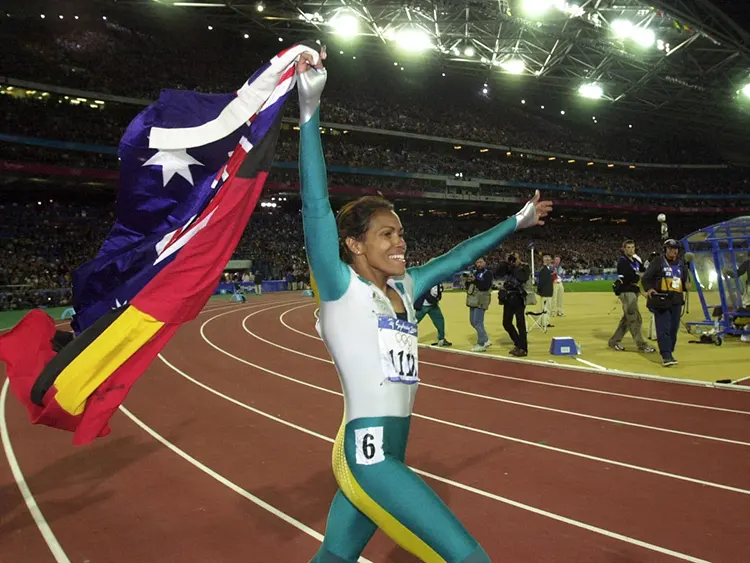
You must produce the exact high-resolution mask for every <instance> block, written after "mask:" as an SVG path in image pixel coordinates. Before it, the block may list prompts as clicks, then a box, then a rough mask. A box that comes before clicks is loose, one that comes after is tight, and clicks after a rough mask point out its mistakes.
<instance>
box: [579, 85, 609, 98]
mask: <svg viewBox="0 0 750 563" xmlns="http://www.w3.org/2000/svg"><path fill="white" fill-rule="evenodd" d="M578 93H579V94H581V96H583V97H584V98H592V99H597V98H601V97H602V94H604V92H603V90H602V87H601V86H599V85H598V84H583V85H581V87H580V88H578Z"/></svg>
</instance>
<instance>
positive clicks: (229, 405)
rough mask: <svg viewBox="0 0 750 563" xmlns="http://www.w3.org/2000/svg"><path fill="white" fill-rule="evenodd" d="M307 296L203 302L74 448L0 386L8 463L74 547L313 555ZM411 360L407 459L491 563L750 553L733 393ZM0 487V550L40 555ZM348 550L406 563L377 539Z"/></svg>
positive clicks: (319, 501) (92, 554)
mask: <svg viewBox="0 0 750 563" xmlns="http://www.w3.org/2000/svg"><path fill="white" fill-rule="evenodd" d="M313 309H314V305H313V304H312V301H311V300H310V299H300V298H299V297H298V296H296V295H283V296H280V295H270V296H263V297H262V298H252V299H250V300H249V301H248V303H247V304H231V305H227V304H213V303H212V304H211V305H209V306H208V307H207V310H206V311H204V312H202V313H201V315H200V316H199V318H198V319H197V320H196V321H194V322H192V323H189V324H187V325H186V326H184V327H183V328H182V329H181V330H180V331H179V332H178V333H177V335H176V336H175V337H174V338H173V340H172V341H171V342H170V343H169V345H168V346H167V347H166V348H165V350H164V352H163V354H162V355H161V356H160V358H159V359H157V360H156V361H155V362H154V363H153V365H152V366H151V367H150V368H149V370H148V372H147V373H146V374H145V375H144V377H143V378H142V379H141V380H139V382H138V383H137V384H136V385H135V386H134V388H133V391H132V392H131V394H130V396H129V397H128V400H127V403H126V407H127V408H124V409H122V410H123V412H122V413H118V414H117V415H116V416H115V417H114V419H113V429H114V431H113V434H112V435H111V436H110V437H107V438H105V439H103V440H99V441H97V442H96V443H95V444H93V445H92V446H89V447H86V448H81V449H73V448H72V447H71V446H70V435H69V434H67V433H61V432H60V433H58V432H55V431H52V430H51V429H47V428H43V427H31V426H30V425H28V423H27V419H26V416H25V412H23V410H22V409H21V408H20V407H19V406H18V405H16V403H15V401H13V400H12V398H11V399H9V400H8V402H7V406H8V412H7V421H8V424H7V430H8V435H9V437H10V441H11V443H12V446H13V448H14V450H15V453H16V456H17V458H18V463H19V467H20V468H21V470H22V472H23V474H24V476H25V478H26V480H27V483H28V487H29V490H30V492H31V494H32V495H33V497H34V499H35V500H36V502H38V505H39V509H40V512H41V514H42V515H43V517H44V519H45V521H46V522H48V523H49V527H50V531H51V532H52V533H53V534H54V536H55V537H56V538H57V539H58V540H59V542H60V545H61V548H62V550H63V551H64V552H65V554H66V556H67V557H69V558H70V560H71V561H83V560H86V559H88V560H89V561H111V562H112V563H120V562H122V563H125V562H128V563H129V562H131V561H146V560H149V561H150V560H170V559H175V558H178V559H179V560H180V561H183V562H187V563H192V562H194V561H195V562H198V561H208V560H214V561H222V562H232V561H265V560H284V561H290V562H294V561H299V562H302V563H304V562H306V561H307V560H309V557H310V556H311V555H312V553H314V552H315V550H316V549H317V547H318V546H319V540H320V538H321V537H322V535H321V534H322V533H323V531H324V529H325V520H326V516H327V511H328V507H329V503H330V500H331V498H332V496H333V494H334V492H335V488H336V486H335V482H334V479H333V476H332V474H331V469H330V465H331V461H330V455H331V441H332V438H333V437H334V436H335V433H336V430H337V429H338V425H339V423H340V417H341V412H342V397H341V395H340V386H339V383H338V378H337V375H336V372H335V370H334V368H333V366H332V365H331V363H330V361H329V359H328V358H329V356H328V354H327V351H326V350H325V347H324V346H323V344H322V342H321V341H320V339H319V338H318V337H317V333H316V332H315V330H314V327H313V317H312V311H313ZM420 359H421V365H420V377H421V378H422V380H423V385H422V389H420V392H419V396H418V399H417V404H416V412H417V413H418V415H419V416H417V417H415V419H414V423H413V427H412V428H413V429H412V438H411V441H410V448H409V455H408V459H407V462H408V463H409V465H411V466H412V467H414V468H415V469H417V470H418V471H419V472H421V474H422V476H423V477H424V478H425V479H426V481H427V482H428V484H430V486H432V487H433V488H434V489H435V490H436V491H437V492H438V494H440V496H441V497H442V498H443V499H445V500H446V501H447V502H448V503H449V505H450V506H451V508H452V509H453V510H454V511H455V512H456V514H457V515H458V516H459V518H461V519H462V521H464V522H465V523H466V525H467V526H468V527H469V529H470V530H471V532H472V533H473V534H475V535H476V537H477V539H479V540H480V541H481V542H482V544H483V545H484V546H485V548H486V549H487V551H488V552H489V553H490V555H491V556H492V557H493V560H498V561H499V560H507V561H514V562H525V561H529V562H531V561H534V562H536V561H545V562H558V561H559V562H566V563H568V562H570V561H597V562H599V561H601V562H611V561H618V562H630V561H632V562H636V561H638V562H643V561H679V560H686V561H716V562H719V561H737V560H740V559H741V558H742V555H741V554H743V553H748V552H750V539H748V538H750V533H749V532H750V524H748V523H747V519H746V518H742V517H740V516H739V515H741V514H750V477H748V475H750V471H748V468H750V438H748V436H750V432H748V429H749V425H750V395H748V394H747V393H743V392H732V391H728V390H724V389H716V388H709V387H696V386H688V385H677V384H672V383H662V382H654V381H644V380H639V379H632V378H625V377H622V378H620V377H611V376H605V375H597V374H592V373H587V372H581V371H573V370H563V369H556V368H547V367H540V366H535V365H530V364H522V363H517V362H506V361H499V360H493V359H490V358H482V357H477V356H475V355H467V354H457V353H447V352H444V351H439V350H433V349H427V348H423V349H421V350H420ZM0 492H1V493H2V495H1V496H0V499H2V502H3V503H4V505H5V507H7V508H8V510H2V511H0V552H2V553H3V557H6V556H9V557H10V558H9V559H8V560H9V561H11V562H13V563H15V562H16V561H19V562H20V561H24V562H25V561H30V560H33V561H34V562H35V563H36V562H37V561H38V562H40V563H46V562H47V561H50V562H54V561H55V558H54V557H53V556H52V555H51V552H50V550H49V548H48V547H47V545H46V544H45V542H44V539H43V538H42V535H40V532H39V529H38V528H37V526H36V525H35V524H34V521H33V519H32V518H31V516H30V514H29V512H28V509H27V508H26V505H25V503H24V499H23V498H22V496H21V495H20V493H19V492H18V487H17V486H16V484H15V482H14V480H13V478H12V476H11V475H10V471H9V467H8V466H7V465H5V464H2V465H1V466H0ZM5 507H3V508H5ZM732 515H738V516H736V517H733V516H732ZM133 538H138V539H137V541H133ZM364 555H365V557H366V558H367V559H366V560H363V561H372V562H373V563H381V562H389V563H407V562H413V561H414V558H413V557H411V556H410V555H408V554H406V553H404V552H403V551H401V550H400V549H398V548H396V547H394V545H393V544H392V542H390V540H388V538H386V537H384V536H383V535H382V534H380V533H378V534H376V537H375V538H374V540H373V542H372V543H371V545H369V546H368V549H367V551H366V553H365V554H364ZM738 558H739V559H738ZM3 561H5V559H3ZM57 561H58V563H66V562H65V561H64V560H60V559H58V560H57Z"/></svg>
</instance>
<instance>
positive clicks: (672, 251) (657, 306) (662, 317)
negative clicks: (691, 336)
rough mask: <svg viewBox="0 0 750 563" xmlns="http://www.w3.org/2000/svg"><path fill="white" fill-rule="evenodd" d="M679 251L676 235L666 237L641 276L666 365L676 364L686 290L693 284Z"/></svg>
mask: <svg viewBox="0 0 750 563" xmlns="http://www.w3.org/2000/svg"><path fill="white" fill-rule="evenodd" d="M679 253H680V243H679V242H677V241H676V240H674V239H668V240H666V241H664V254H663V255H662V256H659V257H658V258H655V259H654V260H652V261H651V263H650V264H649V265H648V269H647V270H646V273H645V274H643V278H642V280H641V281H642V284H643V289H644V290H645V291H646V295H647V296H648V297H647V301H646V306H647V307H648V310H649V311H651V312H652V313H653V314H654V320H655V322H656V340H657V342H658V343H659V352H660V353H661V357H662V365H664V366H665V367H668V366H674V365H676V364H677V360H675V359H674V356H673V353H674V349H675V346H676V345H677V333H678V332H679V330H680V317H681V315H682V305H683V304H684V303H685V290H687V289H689V284H690V278H689V274H688V268H687V265H686V264H685V262H684V261H683V260H682V258H680V257H679Z"/></svg>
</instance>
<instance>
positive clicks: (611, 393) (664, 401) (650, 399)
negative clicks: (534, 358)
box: [279, 304, 750, 415]
mask: <svg viewBox="0 0 750 563" xmlns="http://www.w3.org/2000/svg"><path fill="white" fill-rule="evenodd" d="M307 306H309V304H308V305H301V306H298V307H294V308H292V309H289V310H287V311H284V312H283V313H282V314H281V315H280V316H279V320H280V321H281V324H283V325H284V326H285V327H286V328H288V329H289V330H291V331H292V332H296V333H297V334H300V335H302V336H306V337H307V338H312V339H313V340H318V341H320V342H321V343H322V340H321V338H320V337H319V336H316V335H313V334H308V333H306V332H304V331H301V330H298V329H296V328H294V327H293V326H290V325H289V324H287V323H286V321H285V320H284V316H285V315H286V314H287V313H291V312H292V311H295V310H297V309H301V308H303V307H307ZM420 347H424V348H429V349H431V350H436V351H437V352H450V351H451V350H445V349H442V348H436V347H434V346H427V345H425V344H420ZM454 351H455V350H454ZM474 357H478V358H483V359H488V358H489V359H494V360H496V361H505V360H506V358H496V357H495V356H487V355H475V356H474ZM508 361H511V360H508ZM419 363H420V364H424V365H427V366H433V367H439V368H443V369H447V370H455V371H461V372H464V373H472V374H476V375H485V376H488V377H494V378H496V379H506V380H509V381H518V382H521V383H527V384H529V385H542V386H546V387H557V388H559V389H570V390H573V391H581V392H584V393H596V394H598V395H608V396H611V397H622V398H625V399H635V400H638V401H648V402H652V403H662V404H665V405H675V406H679V407H688V408H696V409H704V410H711V411H718V412H728V413H732V414H744V415H750V411H744V410H737V409H728V408H724V407H714V406H710V405H701V404H697V403H685V402H682V401H670V400H668V399H657V398H655V397H645V396H641V395H630V394H627V393H616V392H614V391H603V390H599V389H589V388H587V387H577V386H575V385H564V384H562V383H551V382H548V381H536V380H533V379H526V378H523V377H513V376H510V375H502V374H498V373H490V372H486V371H477V370H471V369H466V368H461V367H457V366H451V365H446V364H438V363H435V362H427V361H425V360H419ZM539 365H541V366H542V367H550V366H549V365H548V364H543V363H541V362H540V363H539ZM555 367H558V366H555ZM659 377H661V376H659ZM748 379H750V378H748ZM736 383H737V382H736V381H735V384H736Z"/></svg>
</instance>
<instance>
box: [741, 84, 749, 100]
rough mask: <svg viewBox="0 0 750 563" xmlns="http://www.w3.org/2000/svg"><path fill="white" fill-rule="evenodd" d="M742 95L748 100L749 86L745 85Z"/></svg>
mask: <svg viewBox="0 0 750 563" xmlns="http://www.w3.org/2000/svg"><path fill="white" fill-rule="evenodd" d="M742 93H743V94H744V95H745V97H746V98H750V84H745V87H744V88H743V89H742Z"/></svg>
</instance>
